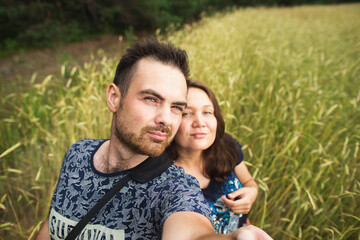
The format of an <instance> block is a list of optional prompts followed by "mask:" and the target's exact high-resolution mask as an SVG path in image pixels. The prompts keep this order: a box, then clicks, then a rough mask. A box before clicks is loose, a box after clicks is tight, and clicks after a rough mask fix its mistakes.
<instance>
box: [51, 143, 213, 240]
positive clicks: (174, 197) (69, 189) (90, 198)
mask: <svg viewBox="0 0 360 240" xmlns="http://www.w3.org/2000/svg"><path fill="white" fill-rule="evenodd" d="M105 141H106V140H95V139H84V140H81V141H79V142H77V143H75V144H74V145H72V146H71V147H70V148H69V150H68V151H67V153H66V155H65V157H64V161H63V165H62V168H61V171H60V176H59V180H58V183H57V186H56V189H55V192H54V195H53V198H52V201H51V206H50V213H49V233H50V236H51V239H64V238H65V237H66V236H67V234H68V232H69V231H70V230H71V228H73V227H74V226H75V225H76V223H77V222H78V221H80V219H81V218H82V217H83V216H84V215H85V214H86V213H87V212H88V211H89V210H90V209H91V208H92V207H93V206H94V205H95V204H96V203H97V202H98V201H99V200H100V199H101V198H102V196H103V195H104V194H105V193H106V192H107V190H109V189H110V188H111V187H112V186H113V185H114V184H115V183H116V182H117V181H118V180H119V179H121V178H123V177H124V176H125V175H126V174H127V173H128V172H129V170H125V171H121V172H118V173H112V174H104V173H100V172H98V171H97V170H96V169H95V168H94V165H93V156H94V154H95V152H96V151H97V149H98V148H99V147H100V146H101V144H102V143H104V142H105ZM178 211H193V212H198V213H200V214H202V215H205V216H206V217H208V218H209V219H210V210H209V206H208V205H207V202H206V200H205V199H204V197H203V195H202V193H201V191H200V186H199V184H198V182H197V181H196V179H195V178H194V177H192V176H190V175H188V174H185V172H184V171H183V169H182V168H180V167H177V166H175V165H171V166H170V167H169V168H168V169H167V170H166V171H165V172H163V173H162V174H161V175H160V176H158V177H156V178H155V179H153V180H151V181H149V182H147V183H144V184H140V183H137V182H136V181H134V180H130V181H129V182H128V183H127V184H126V185H125V186H124V187H123V188H122V189H121V190H120V192H119V193H117V194H116V195H115V196H114V197H113V198H112V199H111V200H110V201H109V202H108V203H107V204H106V205H105V206H104V207H103V209H102V210H101V211H100V212H99V213H98V214H97V215H96V216H95V217H94V218H93V219H92V220H91V221H90V223H89V224H88V225H87V226H86V227H85V228H84V229H83V231H82V232H81V233H80V235H79V239H106V240H107V239H112V240H115V239H127V240H128V239H160V238H161V233H162V228H163V224H164V222H165V220H166V219H167V218H168V217H169V216H170V215H171V214H172V213H175V212H178Z"/></svg>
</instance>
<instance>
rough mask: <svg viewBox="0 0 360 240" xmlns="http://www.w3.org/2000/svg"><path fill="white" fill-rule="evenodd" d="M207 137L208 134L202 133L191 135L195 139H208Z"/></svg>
mask: <svg viewBox="0 0 360 240" xmlns="http://www.w3.org/2000/svg"><path fill="white" fill-rule="evenodd" d="M206 135H207V134H206V133H200V132H196V133H192V134H190V136H192V137H194V138H195V139H202V138H204V137H206Z"/></svg>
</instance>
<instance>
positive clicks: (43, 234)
mask: <svg viewBox="0 0 360 240" xmlns="http://www.w3.org/2000/svg"><path fill="white" fill-rule="evenodd" d="M36 240H50V233H49V218H46V220H45V222H44V224H43V225H42V227H41V228H40V231H39V233H38V235H37V236H36Z"/></svg>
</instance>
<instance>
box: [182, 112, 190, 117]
mask: <svg viewBox="0 0 360 240" xmlns="http://www.w3.org/2000/svg"><path fill="white" fill-rule="evenodd" d="M182 115H183V117H185V116H190V113H189V112H183V113H182Z"/></svg>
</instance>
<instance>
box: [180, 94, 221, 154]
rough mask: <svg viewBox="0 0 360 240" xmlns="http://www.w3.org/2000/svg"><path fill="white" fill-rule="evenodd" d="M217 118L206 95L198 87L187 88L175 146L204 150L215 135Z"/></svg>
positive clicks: (210, 143) (211, 142) (213, 139)
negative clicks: (185, 103) (184, 106)
mask: <svg viewBox="0 0 360 240" xmlns="http://www.w3.org/2000/svg"><path fill="white" fill-rule="evenodd" d="M216 128H217V120H216V118H215V115H214V107H213V104H212V102H211V101H210V99H209V97H208V95H207V94H206V93H205V92H204V91H203V90H201V89H199V88H189V91H188V95H187V108H186V109H185V111H184V112H183V116H182V121H181V124H180V128H179V130H178V132H177V134H176V136H175V143H176V146H177V147H180V148H184V149H186V150H205V149H207V148H209V147H210V146H211V145H212V144H213V142H214V141H215V137H216Z"/></svg>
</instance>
